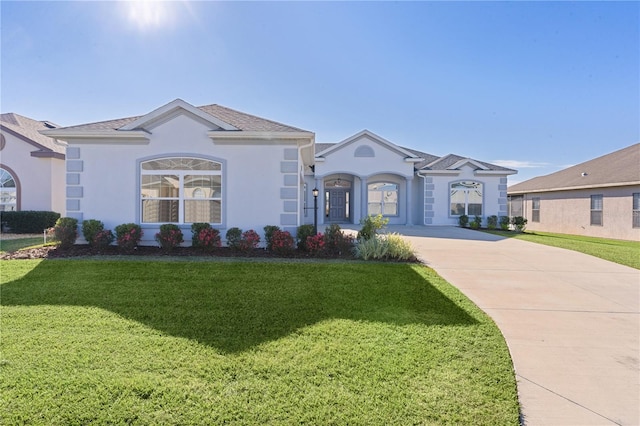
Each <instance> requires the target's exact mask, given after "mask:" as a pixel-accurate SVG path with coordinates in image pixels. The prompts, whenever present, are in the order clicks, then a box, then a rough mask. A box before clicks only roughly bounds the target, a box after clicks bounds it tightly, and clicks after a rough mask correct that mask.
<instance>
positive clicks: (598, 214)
mask: <svg viewBox="0 0 640 426" xmlns="http://www.w3.org/2000/svg"><path fill="white" fill-rule="evenodd" d="M597 200H600V202H599V204H600V206H599V207H600V208H598V205H596V206H595V207H594V204H596V203H595V202H597ZM589 207H590V214H589V224H590V225H591V226H603V225H604V196H603V195H602V194H594V195H592V196H591V197H590V205H589ZM598 218H599V220H594V219H598ZM597 222H599V223H597Z"/></svg>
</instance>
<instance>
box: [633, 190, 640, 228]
mask: <svg viewBox="0 0 640 426" xmlns="http://www.w3.org/2000/svg"><path fill="white" fill-rule="evenodd" d="M633 227H634V228H640V193H638V192H636V193H635V194H633Z"/></svg>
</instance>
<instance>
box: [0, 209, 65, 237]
mask: <svg viewBox="0 0 640 426" xmlns="http://www.w3.org/2000/svg"><path fill="white" fill-rule="evenodd" d="M58 219H60V213H56V212H49V211H37V210H22V211H17V212H16V211H8V212H0V222H1V223H2V224H4V225H6V226H7V227H8V228H9V231H10V232H12V233H14V234H39V233H41V232H43V231H44V230H45V229H48V228H52V227H53V226H55V224H56V221H57V220H58Z"/></svg>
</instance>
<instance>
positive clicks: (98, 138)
mask: <svg viewBox="0 0 640 426" xmlns="http://www.w3.org/2000/svg"><path fill="white" fill-rule="evenodd" d="M40 133H41V134H43V135H45V136H49V137H52V138H55V139H61V140H64V141H67V142H69V141H73V142H84V143H92V142H93V143H103V142H105V141H107V140H108V141H109V142H123V143H124V142H128V143H134V142H141V143H149V133H148V132H145V131H143V130H76V131H71V130H64V129H56V130H42V131H40Z"/></svg>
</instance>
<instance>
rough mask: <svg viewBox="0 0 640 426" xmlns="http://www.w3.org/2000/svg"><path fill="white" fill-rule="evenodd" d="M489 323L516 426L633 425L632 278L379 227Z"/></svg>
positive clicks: (416, 230)
mask: <svg viewBox="0 0 640 426" xmlns="http://www.w3.org/2000/svg"><path fill="white" fill-rule="evenodd" d="M389 231H393V232H399V233H401V234H403V235H405V236H406V238H407V239H408V240H410V241H411V243H412V244H413V246H414V247H415V248H416V249H417V251H418V253H419V256H420V258H421V259H422V260H423V261H424V262H425V263H426V264H427V265H428V266H430V267H432V268H433V269H435V270H436V271H437V272H438V273H439V274H440V275H441V276H442V277H443V278H445V279H446V280H447V281H448V282H450V283H451V284H453V285H454V286H456V287H457V288H459V289H460V290H461V291H462V292H463V293H464V294H466V295H467V297H469V298H470V299H471V300H473V301H474V302H475V303H476V304H477V305H478V306H479V307H480V308H481V309H482V310H484V311H485V312H486V313H487V314H489V316H491V318H493V320H494V321H495V322H496V324H497V325H498V327H499V328H500V330H502V333H503V335H504V337H505V339H506V341H507V344H508V346H509V350H510V351H511V356H512V358H513V363H514V366H515V372H516V378H517V383H518V395H519V399H520V405H521V410H522V416H523V421H524V423H525V424H526V425H615V424H618V425H638V424H640V362H639V358H640V342H639V337H640V316H639V307H640V271H638V270H636V269H633V268H629V267H626V266H621V265H618V264H615V263H612V262H607V261H605V260H601V259H598V258H595V257H592V256H588V255H584V254H581V253H577V252H572V251H569V250H564V249H559V248H555V247H548V246H544V245H540V244H534V243H529V242H524V241H519V240H515V239H503V238H500V237H496V236H493V235H489V234H486V233H483V232H478V231H472V230H467V229H461V228H457V227H421V226H415V227H393V226H391V227H389Z"/></svg>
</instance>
